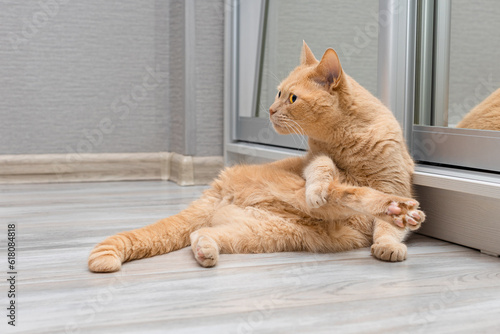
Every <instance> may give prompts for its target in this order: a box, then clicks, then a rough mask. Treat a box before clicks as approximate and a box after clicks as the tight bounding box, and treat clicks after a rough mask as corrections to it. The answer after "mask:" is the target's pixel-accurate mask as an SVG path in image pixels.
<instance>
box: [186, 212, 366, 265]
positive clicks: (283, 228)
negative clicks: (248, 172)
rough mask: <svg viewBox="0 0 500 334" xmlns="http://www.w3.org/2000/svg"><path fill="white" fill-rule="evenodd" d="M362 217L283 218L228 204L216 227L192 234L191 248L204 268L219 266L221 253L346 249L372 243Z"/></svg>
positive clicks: (218, 215) (216, 220)
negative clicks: (328, 220)
mask: <svg viewBox="0 0 500 334" xmlns="http://www.w3.org/2000/svg"><path fill="white" fill-rule="evenodd" d="M351 220H352V221H351ZM359 220H360V216H358V217H352V219H348V220H346V221H338V222H325V221H320V220H318V221H315V220H314V219H308V220H302V219H300V218H284V217H281V216H279V215H276V214H274V213H272V212H269V211H266V210H261V209H258V208H255V207H247V208H245V209H243V208H240V207H237V206H234V205H229V206H227V207H224V208H222V209H220V210H218V213H216V214H215V215H214V219H213V222H214V225H213V226H211V227H203V228H201V229H199V230H197V231H195V232H193V233H192V234H191V247H192V250H193V254H194V257H195V259H196V261H197V262H198V263H199V264H200V265H201V266H203V267H212V266H214V265H216V264H217V261H218V259H219V254H221V253H226V254H236V253H274V252H292V251H308V252H339V251H346V250H350V249H356V248H361V247H368V246H369V245H370V244H371V241H372V237H371V231H372V227H371V224H372V223H371V221H368V220H370V218H368V217H366V216H365V217H363V218H362V220H363V221H364V223H363V224H364V225H366V226H365V228H360V224H361V223H360V221H359ZM371 220H373V218H371Z"/></svg>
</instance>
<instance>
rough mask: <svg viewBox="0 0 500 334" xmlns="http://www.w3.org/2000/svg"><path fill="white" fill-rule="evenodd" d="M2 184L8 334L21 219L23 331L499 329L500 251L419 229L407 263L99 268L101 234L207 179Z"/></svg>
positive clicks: (351, 255) (274, 257) (317, 259)
mask: <svg viewBox="0 0 500 334" xmlns="http://www.w3.org/2000/svg"><path fill="white" fill-rule="evenodd" d="M0 189H1V192H0V210H1V211H0V219H1V221H2V231H1V232H0V233H1V239H0V240H2V241H1V244H0V245H1V255H0V263H3V264H2V268H4V269H2V278H1V287H0V296H1V299H0V300H1V304H0V309H1V310H3V311H0V319H2V320H1V322H2V323H1V325H0V332H1V333H10V332H14V330H13V329H12V328H11V327H10V326H7V324H6V323H7V318H6V307H7V298H6V295H7V286H6V279H5V277H4V276H7V274H6V271H7V270H6V268H7V265H6V262H7V261H6V257H7V256H6V247H5V240H6V233H7V232H6V230H7V227H6V224H7V223H9V222H15V223H16V224H17V230H18V238H17V241H18V245H19V250H18V272H19V282H18V285H17V290H18V301H17V302H18V318H17V322H18V326H17V327H16V329H15V331H18V332H23V333H61V332H67V333H165V332H171V333H333V332H336V333H337V332H338V333H500V260H499V259H498V258H493V257H489V256H487V255H482V254H480V253H479V252H478V251H475V250H471V249H468V248H464V247H460V246H457V245H453V244H450V243H446V242H442V241H439V240H434V239H430V238H427V237H423V236H418V235H415V236H413V237H412V238H411V239H410V240H409V242H408V246H409V258H408V260H407V261H405V262H402V263H384V262H380V261H377V260H375V259H374V258H372V257H371V256H370V254H369V250H368V249H360V250H357V251H351V252H346V253H339V254H309V253H277V254H258V255H222V256H221V257H220V263H219V265H218V266H217V267H215V268H212V269H204V268H201V267H199V266H198V265H197V264H196V262H195V260H194V259H193V257H192V254H191V252H190V250H189V249H182V250H180V251H177V252H174V253H171V254H167V255H163V256H158V257H155V258H150V259H145V260H140V261H135V262H131V263H127V264H125V265H124V266H123V269H122V271H121V272H119V273H115V274H92V273H90V272H88V270H87V266H86V262H87V255H88V253H89V252H90V250H91V248H92V247H93V246H94V245H95V244H96V243H97V242H99V241H101V240H102V239H104V238H105V237H107V236H109V235H111V234H114V233H116V232H119V231H122V230H127V229H133V228H137V227H140V226H143V225H145V224H148V223H152V222H154V221H156V220H157V219H160V218H163V217H165V216H167V215H171V214H174V213H176V212H178V211H180V210H181V209H183V208H184V207H186V205H187V204H188V203H189V202H190V201H192V200H193V199H195V198H196V197H198V196H199V194H200V192H201V191H202V190H203V189H204V187H179V186H177V185H175V184H172V183H168V182H153V181H151V182H115V183H111V182H110V183H73V184H45V185H0ZM427 223H428V224H431V223H432V222H427ZM499 242H500V241H499Z"/></svg>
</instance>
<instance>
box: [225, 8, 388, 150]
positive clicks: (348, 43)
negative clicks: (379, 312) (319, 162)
mask: <svg viewBox="0 0 500 334" xmlns="http://www.w3.org/2000/svg"><path fill="white" fill-rule="evenodd" d="M360 8H363V10H359V9H360ZM237 10H238V18H239V19H238V27H237V30H238V33H237V35H238V36H239V39H238V46H237V50H238V59H239V65H238V66H237V69H238V79H237V82H238V89H237V90H238V101H237V103H236V106H237V113H236V115H237V116H236V122H235V123H236V124H235V125H236V131H235V132H234V133H233V139H235V140H238V141H243V142H251V143H260V144H268V145H274V146H281V147H287V148H296V149H306V148H307V141H306V138H304V137H303V136H301V135H299V134H297V135H279V134H276V133H275V132H274V130H273V129H272V127H271V125H270V122H269V120H268V117H269V112H268V110H269V107H270V106H271V104H272V103H273V101H274V98H275V96H276V94H277V89H276V87H277V86H278V84H279V83H280V81H281V80H283V79H284V78H285V77H286V76H287V75H288V73H289V72H290V71H291V70H293V68H294V67H295V66H297V65H299V61H300V51H301V48H302V41H303V40H305V41H306V43H307V44H308V45H309V47H310V48H311V50H312V51H313V52H314V53H315V56H316V58H321V56H322V55H323V53H324V51H325V50H326V49H327V48H329V47H331V48H334V49H335V50H336V51H337V53H338V55H339V57H340V61H341V63H342V66H343V68H344V70H345V71H346V73H348V74H349V75H350V76H352V77H354V78H355V79H356V80H357V81H358V82H359V83H360V84H362V85H363V86H364V87H365V88H367V89H368V90H369V91H371V92H372V93H373V94H374V95H377V93H378V92H377V91H378V89H377V88H378V85H377V82H378V35H379V26H380V23H379V4H378V2H377V1H373V0H352V1H341V0H313V1H301V0H273V1H256V0H240V1H239V3H238V7H237Z"/></svg>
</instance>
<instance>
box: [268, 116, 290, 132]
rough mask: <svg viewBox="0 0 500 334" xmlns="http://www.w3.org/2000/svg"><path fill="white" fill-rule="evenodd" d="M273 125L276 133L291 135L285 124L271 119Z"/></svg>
mask: <svg viewBox="0 0 500 334" xmlns="http://www.w3.org/2000/svg"><path fill="white" fill-rule="evenodd" d="M271 124H272V125H273V128H274V131H276V132H277V133H279V134H288V133H290V131H289V128H288V126H286V125H284V124H280V122H279V121H275V120H273V119H271Z"/></svg>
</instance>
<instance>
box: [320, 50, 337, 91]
mask: <svg viewBox="0 0 500 334" xmlns="http://www.w3.org/2000/svg"><path fill="white" fill-rule="evenodd" d="M316 72H317V74H318V75H319V77H320V78H321V81H323V82H325V83H326V84H327V85H328V87H333V88H334V87H336V86H337V85H338V83H339V82H340V79H341V77H342V66H341V65H340V60H339V56H337V52H335V51H334V50H333V49H327V50H326V51H325V54H324V55H323V57H322V58H321V60H320V62H319V64H318V66H317V67H316Z"/></svg>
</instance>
